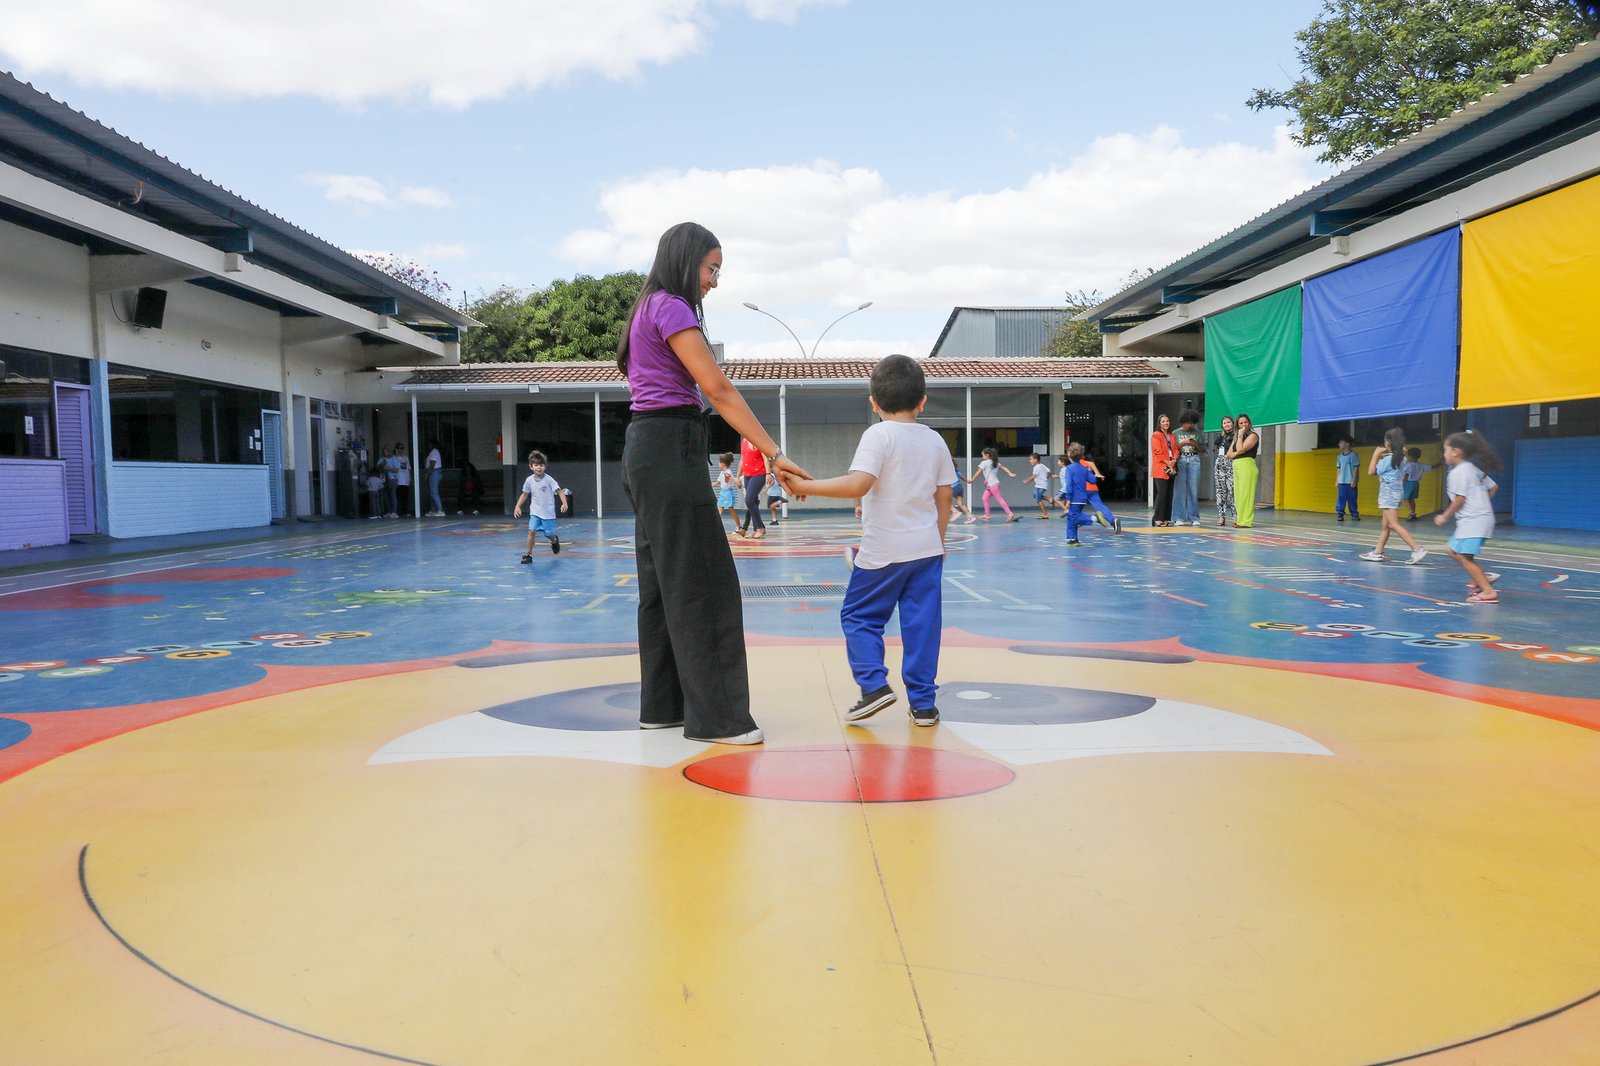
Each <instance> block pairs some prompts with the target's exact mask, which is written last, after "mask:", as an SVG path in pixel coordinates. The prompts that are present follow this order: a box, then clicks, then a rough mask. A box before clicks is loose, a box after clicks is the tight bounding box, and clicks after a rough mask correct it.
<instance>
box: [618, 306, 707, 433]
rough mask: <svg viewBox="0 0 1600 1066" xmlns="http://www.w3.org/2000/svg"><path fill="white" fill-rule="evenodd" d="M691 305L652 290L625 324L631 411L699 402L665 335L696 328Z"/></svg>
mask: <svg viewBox="0 0 1600 1066" xmlns="http://www.w3.org/2000/svg"><path fill="white" fill-rule="evenodd" d="M699 328H700V320H699V319H697V318H695V317H694V308H692V307H690V306H689V305H688V304H687V303H686V302H684V300H683V298H682V297H680V296H673V295H672V294H671V293H665V292H653V293H651V294H650V298H649V299H647V300H645V302H644V304H643V305H642V306H641V307H640V308H639V313H638V314H637V315H635V316H634V318H633V323H632V324H631V325H630V326H629V327H628V388H629V389H630V390H631V391H632V392H633V409H634V410H635V411H656V410H660V409H661V408H663V407H683V406H686V405H690V404H692V405H693V406H695V407H699V406H700V389H699V387H698V386H696V385H695V383H694V377H693V375H691V374H690V373H689V370H688V368H687V367H685V366H684V365H683V362H682V360H680V359H679V358H678V355H677V353H676V352H674V351H673V350H672V346H671V345H669V344H668V343H667V338H668V337H670V336H672V335H673V334H674V333H682V332H683V331H684V330H686V329H699Z"/></svg>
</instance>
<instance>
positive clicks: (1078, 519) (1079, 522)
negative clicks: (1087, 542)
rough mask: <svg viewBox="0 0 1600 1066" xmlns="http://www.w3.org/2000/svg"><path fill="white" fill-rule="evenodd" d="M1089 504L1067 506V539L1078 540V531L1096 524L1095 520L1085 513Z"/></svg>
mask: <svg viewBox="0 0 1600 1066" xmlns="http://www.w3.org/2000/svg"><path fill="white" fill-rule="evenodd" d="M1087 506H1088V504H1083V503H1072V504H1068V505H1067V539H1068V540H1077V539H1078V530H1080V529H1082V528H1083V527H1084V526H1089V525H1093V524H1094V519H1092V518H1090V517H1089V516H1088V515H1086V514H1084V513H1083V509H1084V508H1085V507H1087Z"/></svg>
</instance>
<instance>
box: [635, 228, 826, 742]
mask: <svg viewBox="0 0 1600 1066" xmlns="http://www.w3.org/2000/svg"><path fill="white" fill-rule="evenodd" d="M721 273H722V246H721V244H720V242H718V240H717V238H716V237H715V236H713V235H712V233H711V231H710V230H708V229H706V228H705V227H704V226H701V225H699V224H697V223H694V222H683V223H679V224H678V225H676V226H673V227H672V228H671V229H669V230H667V231H666V232H665V233H663V234H662V235H661V240H660V242H659V243H658V244H657V246H656V257H655V261H654V262H653V263H652V264H651V266H650V273H649V275H648V276H646V278H645V283H644V287H643V288H642V289H641V290H640V292H639V296H638V298H637V299H636V300H635V301H634V303H633V309H632V311H630V312H629V314H628V325H627V328H626V329H624V330H623V331H622V336H621V338H620V340H619V341H618V344H617V367H618V369H620V370H621V371H622V373H623V374H624V375H625V376H626V377H627V379H628V388H629V390H630V391H631V392H632V393H633V402H632V405H631V406H632V409H633V419H632V421H630V422H629V423H628V429H627V434H626V437H625V443H624V444H623V449H622V489H623V491H624V492H625V493H626V494H627V496H628V500H629V502H630V503H632V504H633V528H634V553H635V557H636V562H637V566H638V573H639V665H640V673H641V675H642V677H641V679H642V685H641V689H640V692H641V696H640V706H639V725H640V726H641V727H642V728H645V729H662V728H668V727H673V726H679V725H681V726H682V727H683V735H684V736H685V737H687V738H689V739H690V740H704V741H709V742H711V743H715V744H760V743H761V742H762V740H763V739H764V738H763V736H762V733H761V729H760V728H759V727H758V726H757V725H756V723H755V719H754V718H752V717H751V715H750V673H749V666H748V663H747V661H746V658H745V646H744V610H743V605H742V603H741V600H740V591H739V574H738V571H737V570H735V569H734V565H733V552H732V551H731V550H730V549H729V547H728V538H727V534H726V532H725V531H724V529H723V526H722V523H721V522H720V521H719V520H718V518H717V506H716V500H715V499H714V498H713V497H712V495H711V490H710V484H709V482H708V481H707V480H706V469H705V463H706V455H707V454H709V452H708V443H707V439H706V437H707V427H706V413H705V411H704V409H703V408H702V407H701V402H700V397H701V394H702V393H703V394H704V395H705V397H706V399H708V400H710V401H711V404H712V406H713V407H715V408H716V411H717V414H719V415H721V416H722V419H723V421H725V422H727V424H728V425H729V426H731V427H732V428H733V430H734V431H735V432H736V433H738V434H739V435H740V436H742V437H744V438H746V439H747V440H749V441H750V442H751V443H752V444H754V445H755V447H756V449H757V450H759V451H760V452H761V454H762V455H763V456H764V457H765V459H766V461H767V463H768V465H769V467H770V468H771V469H772V470H773V471H774V473H776V474H778V475H779V476H780V477H781V476H782V475H783V474H785V473H788V474H794V475H797V476H799V477H809V476H810V475H808V474H807V473H806V472H805V471H804V470H802V469H801V468H800V467H799V466H797V465H795V463H794V462H793V461H792V460H790V459H789V458H788V457H787V456H785V455H784V454H783V452H782V451H781V450H780V449H779V447H778V443H777V442H776V441H775V440H773V439H772V437H771V435H770V434H768V433H767V431H766V430H765V429H763V428H762V426H761V423H760V421H758V420H757V418H756V416H755V415H754V414H753V413H752V412H751V410H750V406H749V405H748V404H746V403H745V401H744V397H743V396H741V395H739V390H737V389H736V388H734V387H733V383H732V382H730V381H729V380H728V378H727V375H726V374H724V373H723V372H722V368H721V367H720V366H718V365H717V361H716V358H715V356H713V355H712V353H711V345H710V344H709V342H708V341H707V339H706V335H705V326H704V314H703V311H702V306H701V304H702V301H703V300H704V299H705V297H706V295H707V294H708V293H710V292H711V290H712V289H714V288H716V287H717V279H718V277H719V276H720V275H721Z"/></svg>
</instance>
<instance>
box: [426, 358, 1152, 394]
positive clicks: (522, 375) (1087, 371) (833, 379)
mask: <svg viewBox="0 0 1600 1066" xmlns="http://www.w3.org/2000/svg"><path fill="white" fill-rule="evenodd" d="M921 363H922V369H923V372H924V373H925V374H926V375H927V377H928V380H929V382H930V383H938V382H940V381H949V382H956V381H959V382H978V381H981V382H985V383H994V384H1000V383H1006V384H1015V383H1019V382H1031V381H1037V382H1055V381H1079V382H1096V381H1107V382H1109V381H1158V380H1161V379H1164V378H1165V377H1166V376H1167V375H1166V374H1165V373H1163V372H1162V371H1160V370H1158V369H1156V368H1155V367H1153V366H1151V365H1150V364H1149V363H1148V362H1146V361H1144V360H1143V359H936V360H935V359H927V360H921ZM874 365H875V361H874V360H871V359H804V360H801V359H732V360H729V361H728V362H726V363H724V364H723V366H722V369H723V371H724V372H725V373H726V374H727V375H728V378H729V379H730V380H731V381H734V382H771V383H773V384H778V383H781V382H791V381H792V382H807V383H811V384H819V383H823V382H828V383H860V384H862V385H865V384H866V381H867V379H868V378H869V377H870V376H871V374H872V368H873V366H874ZM625 383H626V382H625V381H624V379H623V376H622V374H621V372H620V371H618V370H617V367H616V364H615V363H609V362H606V363H599V362H583V363H576V362H574V363H474V364H468V365H465V366H458V367H430V368H428V369H424V370H418V371H416V372H415V373H413V374H412V375H411V376H410V377H408V378H406V379H405V380H404V381H402V382H401V383H400V384H398V385H396V386H395V388H397V389H399V390H401V391H408V390H412V389H414V388H417V387H421V388H424V389H427V390H429V391H435V390H438V391H448V390H449V389H451V388H460V389H463V390H464V391H465V390H469V389H493V388H494V387H496V386H504V387H505V388H506V389H507V390H508V391H515V390H516V389H517V388H519V387H525V386H528V385H541V386H543V385H589V386H601V387H605V386H621V385H624V384H625Z"/></svg>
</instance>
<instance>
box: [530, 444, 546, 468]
mask: <svg viewBox="0 0 1600 1066" xmlns="http://www.w3.org/2000/svg"><path fill="white" fill-rule="evenodd" d="M528 462H529V463H538V464H539V465H540V466H549V465H550V460H549V459H546V458H545V455H544V452H541V451H540V450H539V449H537V448H535V449H534V450H533V451H531V452H529V453H528Z"/></svg>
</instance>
